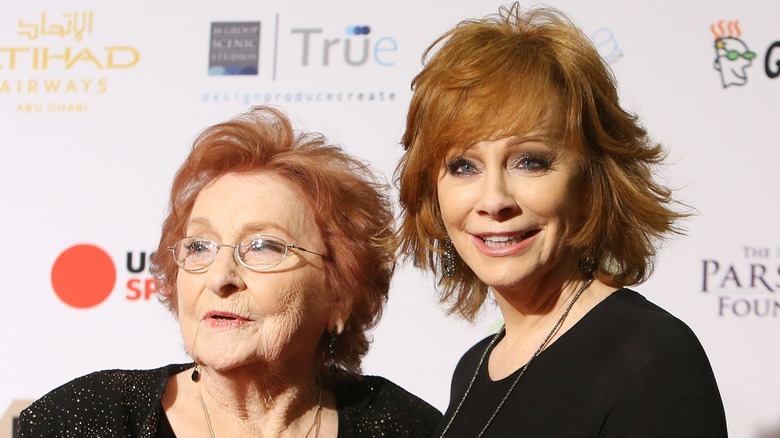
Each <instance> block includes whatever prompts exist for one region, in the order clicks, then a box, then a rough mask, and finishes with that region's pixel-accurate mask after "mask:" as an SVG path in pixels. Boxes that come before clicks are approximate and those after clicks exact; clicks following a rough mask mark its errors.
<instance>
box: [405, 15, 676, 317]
mask: <svg viewBox="0 0 780 438" xmlns="http://www.w3.org/2000/svg"><path fill="white" fill-rule="evenodd" d="M423 64H424V67H423V69H422V71H421V72H420V73H419V74H418V75H417V76H416V77H415V78H414V80H413V81H412V89H413V92H414V95H413V97H412V100H411V103H410V106H409V112H408V115H407V120H406V130H405V132H404V135H403V139H402V144H403V147H404V149H405V153H404V155H403V157H402V159H401V162H400V163H399V165H398V169H397V171H396V176H397V182H398V185H399V188H400V202H401V208H402V212H401V224H400V229H399V235H400V248H401V252H402V253H404V254H405V255H406V256H408V257H409V258H411V259H412V260H413V262H414V263H415V265H417V266H420V267H422V268H423V269H429V270H431V271H433V272H434V273H437V272H441V261H442V260H441V254H442V253H443V250H442V248H443V242H444V239H446V238H447V234H446V231H445V228H444V225H443V223H442V220H441V214H440V211H439V205H438V201H437V192H436V186H437V180H438V178H439V175H440V173H441V171H442V169H443V166H444V165H445V163H444V161H445V158H446V156H447V154H448V153H449V152H450V151H451V150H452V149H453V148H460V149H466V148H468V147H470V146H472V145H474V144H476V143H478V142H480V141H484V140H496V139H500V138H503V137H508V136H514V135H522V134H523V133H524V131H527V130H528V129H529V128H530V127H532V126H534V125H535V124H536V123H537V122H538V121H539V120H541V117H543V115H544V114H545V111H546V110H547V109H548V108H550V107H551V105H552V104H554V105H555V108H558V109H557V112H559V113H560V114H557V115H556V120H558V121H559V123H560V125H561V126H560V129H561V131H562V138H563V139H564V142H563V144H564V145H565V146H564V147H568V148H571V149H572V150H574V151H575V152H576V154H577V156H578V157H579V158H580V160H579V161H580V162H581V166H582V169H581V171H582V174H581V175H582V177H581V180H582V184H583V185H584V187H583V190H582V191H578V193H576V194H575V193H572V196H579V197H580V199H578V200H577V203H578V204H579V206H580V208H581V210H582V211H583V212H584V213H585V216H586V218H585V219H584V221H583V223H582V224H581V227H580V229H579V230H577V232H576V233H575V234H574V235H572V236H570V238H569V242H568V244H569V245H571V247H572V249H574V250H575V251H577V252H578V253H579V254H581V255H582V257H583V259H587V260H592V261H593V262H595V268H594V271H593V275H594V276H595V277H596V278H597V279H599V280H601V281H602V282H604V283H606V284H609V285H612V286H627V285H632V284H637V283H640V282H642V281H644V280H645V279H646V278H647V276H649V275H650V273H651V271H652V259H653V256H654V255H655V252H656V250H655V245H656V244H657V242H656V240H658V239H659V238H661V237H662V236H664V235H666V234H667V233H670V232H671V233H676V232H679V230H678V229H677V228H676V227H675V225H674V222H675V221H676V220H677V219H680V218H682V217H684V216H687V214H686V213H681V212H677V211H674V210H673V209H672V208H671V207H672V205H673V204H674V201H673V200H672V198H671V191H670V190H669V189H667V188H666V187H664V186H663V185H661V184H659V183H657V182H656V181H655V180H654V178H653V175H652V171H653V168H654V167H655V166H656V165H658V164H660V163H661V162H662V161H663V159H664V156H665V153H664V150H663V149H662V147H661V146H660V145H658V144H654V143H652V142H651V141H650V139H649V137H648V135H647V132H646V131H645V129H644V128H643V127H642V126H641V125H640V124H639V123H638V119H637V117H636V116H635V115H633V114H631V113H628V112H627V111H625V110H624V109H623V108H622V107H621V106H620V104H619V102H618V92H617V88H616V83H615V79H614V77H613V75H612V71H611V70H610V68H609V66H608V65H607V64H606V63H605V62H604V61H603V60H602V59H601V57H600V56H599V54H598V52H597V51H596V49H595V48H594V46H593V45H592V44H591V42H590V40H589V39H588V38H587V37H586V36H585V35H584V34H583V33H582V32H581V31H580V30H579V29H578V28H577V27H576V26H575V25H574V24H573V23H572V22H571V21H570V20H569V19H568V18H567V17H566V16H565V15H563V14H562V13H561V12H559V11H557V10H555V9H551V8H535V9H530V10H528V11H522V10H521V9H520V6H519V5H518V4H517V3H515V4H513V5H512V6H510V7H502V8H501V9H500V10H499V11H498V13H497V14H493V15H489V16H487V17H485V18H484V19H480V20H467V21H463V22H461V23H460V24H458V25H457V26H456V27H455V28H453V29H451V30H449V31H447V32H446V33H444V35H442V36H441V37H440V38H438V39H437V40H436V41H435V42H434V43H433V44H432V45H431V46H430V47H428V49H427V50H426V52H425V53H424V55H423ZM582 194H584V196H583V195H582ZM456 259H457V260H456V270H455V271H456V273H455V276H454V277H452V278H449V277H446V276H441V277H440V279H439V285H440V288H441V300H442V302H444V303H449V304H450V308H449V310H450V311H451V312H459V313H460V314H461V315H463V316H464V317H465V318H467V319H471V318H473V317H474V316H475V315H476V313H477V311H478V310H479V309H480V307H481V306H482V303H483V302H484V301H485V298H486V296H487V285H485V284H484V283H483V282H481V281H480V280H479V279H478V278H477V277H476V275H474V273H473V272H472V271H471V270H470V269H469V267H468V266H467V265H466V264H465V263H463V261H462V260H460V259H459V258H456Z"/></svg>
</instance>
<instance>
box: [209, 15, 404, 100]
mask: <svg viewBox="0 0 780 438" xmlns="http://www.w3.org/2000/svg"><path fill="white" fill-rule="evenodd" d="M282 18H283V17H282V16H281V15H280V14H276V15H275V18H274V19H273V20H268V21H266V22H264V21H259V20H258V21H249V22H247V21H242V22H213V23H211V46H210V48H209V69H208V74H209V75H210V76H224V75H254V76H257V82H256V83H254V84H253V85H249V86H247V85H243V87H244V88H243V89H238V90H237V89H235V88H233V87H232V86H233V85H234V84H233V83H231V84H226V83H225V82H224V80H220V82H219V84H220V86H222V87H231V88H224V89H216V90H211V91H206V92H204V93H203V94H202V98H201V100H202V101H203V102H204V103H240V104H242V105H256V104H283V103H288V102H297V103H307V102H310V103H326V104H329V103H343V102H351V103H382V102H390V101H395V99H396V95H397V90H396V89H395V88H394V87H393V86H392V85H387V83H388V82H390V81H383V80H381V79H382V78H383V77H384V76H383V75H385V74H390V73H391V72H392V69H393V68H394V66H395V64H396V62H397V60H398V56H399V51H400V48H399V45H398V42H397V41H396V39H395V38H394V37H392V36H390V35H387V34H383V33H378V32H377V31H376V30H375V29H374V28H372V26H370V25H368V24H365V23H360V24H354V23H298V24H295V25H285V24H284V22H283V20H282ZM353 74H358V75H360V76H362V78H364V80H361V81H349V82H347V81H345V80H344V76H345V75H353ZM290 78H295V82H296V83H299V84H300V85H296V86H281V85H278V84H279V83H280V82H282V81H284V80H288V79H290ZM345 83H346V85H345ZM372 83H373V84H378V85H371V84H372ZM242 84H246V82H242ZM399 85H403V86H405V87H408V80H404V82H403V83H402V84H399Z"/></svg>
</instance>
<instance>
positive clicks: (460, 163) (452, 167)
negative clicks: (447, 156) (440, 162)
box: [447, 157, 479, 176]
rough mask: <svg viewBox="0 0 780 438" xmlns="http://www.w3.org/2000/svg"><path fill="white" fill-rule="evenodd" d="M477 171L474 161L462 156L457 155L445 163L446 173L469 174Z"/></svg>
mask: <svg viewBox="0 0 780 438" xmlns="http://www.w3.org/2000/svg"><path fill="white" fill-rule="evenodd" d="M478 171H479V169H477V166H476V165H475V164H474V163H472V162H471V161H469V160H467V159H466V158H463V157H458V158H456V159H454V160H452V161H450V163H449V164H447V173H449V174H450V175H454V176H469V175H473V174H475V173H477V172H478Z"/></svg>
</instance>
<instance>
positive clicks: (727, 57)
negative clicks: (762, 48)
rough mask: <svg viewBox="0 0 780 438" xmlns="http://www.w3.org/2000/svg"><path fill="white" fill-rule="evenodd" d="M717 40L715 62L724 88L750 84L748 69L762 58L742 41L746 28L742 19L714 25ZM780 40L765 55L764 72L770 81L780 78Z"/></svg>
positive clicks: (711, 28)
mask: <svg viewBox="0 0 780 438" xmlns="http://www.w3.org/2000/svg"><path fill="white" fill-rule="evenodd" d="M710 31H711V32H712V35H713V36H714V37H715V43H714V48H715V61H714V63H713V68H714V69H715V70H716V71H717V72H718V73H719V75H720V82H721V85H722V86H723V88H728V87H730V86H732V85H736V86H743V85H745V84H747V82H748V69H749V68H750V67H751V66H753V61H754V60H756V58H757V57H758V55H757V54H756V52H754V51H753V50H750V48H749V47H748V44H747V43H746V42H745V41H744V40H743V39H742V28H741V27H740V24H739V21H738V20H731V21H725V20H721V21H719V22H717V23H715V24H712V25H711V26H710ZM778 48H780V41H775V42H773V43H771V44H770V45H769V47H768V48H767V50H766V54H765V56H764V72H765V73H766V75H767V77H768V78H769V79H774V78H776V77H777V76H780V51H777V53H776V51H775V49H778Z"/></svg>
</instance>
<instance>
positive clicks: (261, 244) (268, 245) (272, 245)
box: [238, 236, 287, 269]
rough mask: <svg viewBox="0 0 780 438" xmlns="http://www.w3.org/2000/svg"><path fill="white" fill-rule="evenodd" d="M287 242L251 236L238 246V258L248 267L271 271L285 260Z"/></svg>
mask: <svg viewBox="0 0 780 438" xmlns="http://www.w3.org/2000/svg"><path fill="white" fill-rule="evenodd" d="M286 255H287V242H285V241H284V240H282V239H279V238H278V237H272V236H250V237H247V238H246V239H244V240H242V241H241V242H239V244H238V256H239V257H241V261H243V262H244V263H245V264H246V265H247V266H249V267H251V268H256V269H270V268H273V267H274V266H276V265H278V264H279V263H281V262H282V260H284V256H286Z"/></svg>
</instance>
